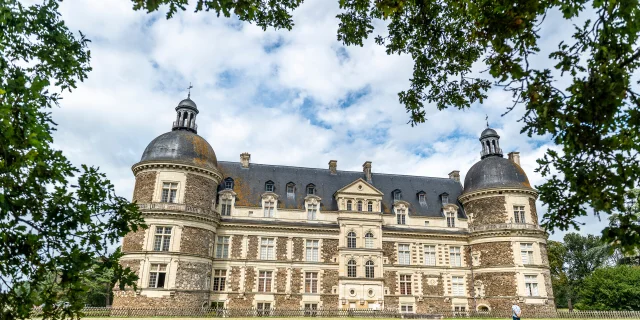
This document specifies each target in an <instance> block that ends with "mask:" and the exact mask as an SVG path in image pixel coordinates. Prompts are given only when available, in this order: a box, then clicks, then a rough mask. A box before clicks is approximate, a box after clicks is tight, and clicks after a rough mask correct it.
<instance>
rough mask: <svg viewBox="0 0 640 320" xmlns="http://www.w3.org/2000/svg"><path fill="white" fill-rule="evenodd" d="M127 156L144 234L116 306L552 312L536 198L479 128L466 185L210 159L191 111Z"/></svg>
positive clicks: (127, 246) (137, 236)
mask: <svg viewBox="0 0 640 320" xmlns="http://www.w3.org/2000/svg"><path fill="white" fill-rule="evenodd" d="M176 111H177V116H176V120H175V122H174V123H173V130H172V131H170V132H167V133H165V134H162V135H160V136H158V137H157V138H155V139H154V140H153V141H151V143H150V144H149V145H148V146H147V148H146V149H145V150H144V153H143V154H142V158H141V159H140V162H138V163H136V164H135V165H133V167H132V170H133V173H134V175H135V178H136V183H135V190H134V194H133V201H135V202H136V203H137V204H138V206H139V208H140V210H141V211H142V213H143V215H144V217H145V221H146V223H147V225H148V228H147V229H146V230H140V231H138V232H134V233H130V234H128V235H126V236H125V237H124V239H123V242H122V251H123V252H124V257H123V258H122V259H121V264H122V265H124V266H127V267H129V268H131V270H133V271H135V272H136V273H137V274H138V276H139V280H138V284H137V290H133V289H132V288H128V289H126V290H122V291H120V290H117V291H115V297H114V302H113V306H114V307H150V308H160V307H201V306H211V307H224V308H230V309H233V308H257V309H265V310H268V309H301V308H306V309H319V308H324V309H333V310H335V309H349V308H352V309H360V308H363V309H382V308H385V309H388V308H396V309H397V310H399V311H401V312H407V313H416V312H417V313H429V312H436V311H437V310H453V311H466V310H478V311H488V310H496V311H497V310H510V308H511V305H512V303H513V302H514V301H518V303H519V304H520V306H521V307H522V308H523V310H524V311H525V312H528V314H531V313H532V311H533V312H535V311H538V310H540V311H542V310H554V309H555V306H554V302H553V293H552V290H551V280H550V275H549V262H548V257H547V249H546V239H547V234H546V233H545V231H544V230H543V229H541V228H540V227H539V226H538V217H537V214H536V206H535V202H536V198H537V193H536V190H534V189H533V188H532V187H531V185H530V184H529V181H528V179H527V176H526V174H525V172H524V171H523V170H522V168H521V167H520V165H519V154H518V153H517V152H512V153H509V154H508V158H504V157H503V153H502V150H501V149H500V142H499V139H500V137H499V136H498V134H497V133H496V131H495V130H493V129H490V128H487V129H486V130H484V131H483V132H482V134H481V135H480V144H479V146H478V147H479V148H478V150H479V151H480V155H481V157H480V158H481V160H480V161H478V162H477V163H476V164H474V165H473V167H471V169H470V170H469V172H467V174H466V176H465V181H464V185H463V184H462V183H461V181H460V174H459V171H452V172H451V173H449V176H448V177H447V178H437V177H424V176H419V175H416V176H407V175H395V174H384V173H377V172H375V170H374V169H373V164H372V163H371V162H369V161H367V162H365V163H364V164H363V165H362V172H353V171H342V170H339V169H338V163H337V161H335V160H331V161H329V163H328V167H327V168H326V169H317V168H301V167H290V166H280V165H267V164H257V163H252V162H251V156H250V154H249V153H243V154H241V155H240V159H239V160H240V161H238V162H235V161H233V162H227V161H218V160H217V158H216V155H215V153H214V151H213V148H212V147H211V145H209V143H208V142H207V141H205V140H204V139H203V138H202V137H200V136H198V135H197V125H196V116H197V115H198V109H197V106H196V104H195V103H194V102H193V101H192V100H191V99H189V98H187V99H185V100H182V101H181V102H180V103H179V104H178V106H177V107H176Z"/></svg>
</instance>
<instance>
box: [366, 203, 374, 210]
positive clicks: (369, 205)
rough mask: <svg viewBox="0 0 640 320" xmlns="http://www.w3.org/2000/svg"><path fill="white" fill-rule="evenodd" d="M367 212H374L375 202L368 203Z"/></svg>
mask: <svg viewBox="0 0 640 320" xmlns="http://www.w3.org/2000/svg"><path fill="white" fill-rule="evenodd" d="M367 211H369V212H373V201H368V202H367Z"/></svg>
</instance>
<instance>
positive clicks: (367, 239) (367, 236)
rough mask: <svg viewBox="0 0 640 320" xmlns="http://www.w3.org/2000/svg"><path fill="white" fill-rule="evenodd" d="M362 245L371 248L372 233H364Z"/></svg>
mask: <svg viewBox="0 0 640 320" xmlns="http://www.w3.org/2000/svg"><path fill="white" fill-rule="evenodd" d="M364 247H365V248H367V249H373V233H371V232H367V234H365V235H364Z"/></svg>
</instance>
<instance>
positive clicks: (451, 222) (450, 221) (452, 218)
mask: <svg viewBox="0 0 640 320" xmlns="http://www.w3.org/2000/svg"><path fill="white" fill-rule="evenodd" d="M456 214H457V213H455V212H447V213H446V216H447V227H449V228H455V227H456Z"/></svg>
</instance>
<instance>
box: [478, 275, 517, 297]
mask: <svg viewBox="0 0 640 320" xmlns="http://www.w3.org/2000/svg"><path fill="white" fill-rule="evenodd" d="M474 280H475V281H482V283H483V284H484V294H485V296H486V297H487V298H495V297H515V296H516V295H517V291H518V289H517V285H516V273H515V272H491V273H476V274H475V277H474Z"/></svg>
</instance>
